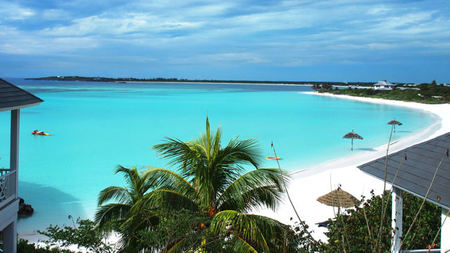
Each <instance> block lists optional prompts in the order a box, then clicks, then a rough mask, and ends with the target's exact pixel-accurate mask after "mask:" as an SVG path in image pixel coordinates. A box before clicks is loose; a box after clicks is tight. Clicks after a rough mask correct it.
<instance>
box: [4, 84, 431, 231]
mask: <svg viewBox="0 0 450 253" xmlns="http://www.w3.org/2000/svg"><path fill="white" fill-rule="evenodd" d="M9 81H11V82H13V83H15V84H17V85H19V86H21V87H22V88H24V89H27V90H28V91H30V92H32V93H34V94H35V95H37V96H39V97H40V98H42V99H44V100H45V102H44V103H42V104H41V105H39V106H35V107H31V108H26V109H23V110H21V134H20V171H19V175H20V179H19V181H20V184H19V187H20V188H19V193H20V196H21V197H23V198H25V200H26V201H27V202H29V203H31V204H32V205H33V207H34V209H35V214H34V215H33V217H31V218H28V219H24V220H20V222H19V232H20V233H22V234H29V233H32V232H33V231H35V230H36V229H43V228H45V227H46V226H48V224H50V223H52V224H61V223H69V222H70V223H71V221H69V220H68V219H67V216H68V215H69V214H70V215H72V216H74V217H79V216H81V217H84V218H85V217H92V215H93V213H94V212H95V208H96V199H97V195H98V192H99V191H100V190H102V189H103V188H105V187H107V186H110V185H121V184H122V183H123V180H122V177H121V176H119V175H114V174H113V172H114V170H115V168H116V166H117V165H118V164H121V165H124V166H137V167H138V168H141V167H144V166H147V165H153V166H158V167H167V164H166V161H164V160H161V159H159V158H158V157H157V156H156V154H155V152H154V151H153V150H151V146H152V145H154V144H158V143H161V142H162V140H163V138H164V137H165V136H169V137H176V138H179V139H181V140H185V141H189V140H191V139H192V138H194V137H196V136H198V135H199V134H200V133H201V132H202V131H204V127H205V117H206V115H208V116H209V118H210V122H211V125H212V126H213V127H214V128H215V127H217V126H221V127H222V129H223V131H224V140H228V139H229V138H231V137H234V136H237V135H239V136H240V138H242V139H246V138H256V139H257V140H258V142H259V145H260V147H261V153H262V156H264V157H265V156H272V155H273V153H272V151H271V149H270V143H271V141H273V142H274V144H275V147H276V149H277V153H278V156H280V157H282V160H281V165H282V167H283V168H285V169H288V170H291V171H292V170H297V169H301V168H306V167H309V166H312V165H315V164H317V163H320V162H324V161H328V160H332V159H336V158H338V157H341V156H345V155H349V154H351V151H350V141H349V140H345V139H342V136H343V135H344V134H346V133H347V132H349V131H351V130H352V129H354V130H355V132H357V133H358V134H360V135H362V136H363V137H364V140H362V141H359V140H355V150H354V152H370V150H372V149H373V148H375V147H377V146H380V145H382V144H385V143H386V142H387V139H388V135H389V130H390V126H388V125H387V124H386V122H388V121H390V120H392V119H397V120H399V121H401V122H402V123H403V124H404V125H403V126H400V127H399V128H398V131H397V132H396V134H395V135H394V139H398V138H401V137H404V136H407V135H410V134H413V133H415V132H417V131H420V130H422V129H424V128H426V127H427V126H429V125H431V124H432V122H433V118H432V117H431V116H430V115H428V114H426V113H423V112H420V111H415V110H410V109H405V108H402V107H394V106H386V105H378V104H370V103H362V102H356V101H351V100H343V99H335V98H329V97H320V96H310V95H305V94H301V93H299V92H301V91H310V90H311V88H310V87H307V86H276V85H237V84H230V85H223V84H179V83H178V84H176V83H151V84H143V83H128V84H119V83H86V82H57V81H26V80H23V79H9ZM34 129H39V130H44V131H47V132H50V133H52V135H51V136H33V135H31V132H32V131H33V130H34ZM0 140H1V143H2V145H1V146H0V158H1V159H0V167H8V165H9V161H8V157H9V113H8V112H0ZM223 144H224V145H225V144H226V143H223ZM275 166H276V163H275V162H273V161H266V160H263V164H262V167H275ZM173 169H176V168H173Z"/></svg>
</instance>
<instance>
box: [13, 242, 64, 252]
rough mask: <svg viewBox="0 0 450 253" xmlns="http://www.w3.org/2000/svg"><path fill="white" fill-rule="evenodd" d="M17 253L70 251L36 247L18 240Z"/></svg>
mask: <svg viewBox="0 0 450 253" xmlns="http://www.w3.org/2000/svg"><path fill="white" fill-rule="evenodd" d="M17 252H18V253H55V252H59V253H61V252H62V253H71V252H72V251H69V250H62V249H58V248H53V249H50V248H49V247H46V248H41V247H37V246H36V245H35V244H33V243H28V241H27V240H24V239H19V242H18V243H17Z"/></svg>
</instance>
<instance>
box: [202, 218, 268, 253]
mask: <svg viewBox="0 0 450 253" xmlns="http://www.w3.org/2000/svg"><path fill="white" fill-rule="evenodd" d="M210 229H211V231H212V232H213V233H227V232H229V231H231V232H232V233H235V234H236V235H238V236H239V237H240V238H242V240H243V241H245V242H246V243H248V244H250V245H252V244H254V245H257V246H258V247H259V248H261V249H262V250H263V251H264V252H269V246H268V244H267V241H266V238H265V236H264V234H263V233H262V231H261V229H264V230H267V229H268V228H262V227H259V226H258V223H257V222H256V221H255V219H254V218H253V216H249V215H247V214H242V213H239V212H236V211H233V210H225V211H221V212H219V213H217V214H216V215H215V216H214V218H213V220H212V221H211V227H210Z"/></svg>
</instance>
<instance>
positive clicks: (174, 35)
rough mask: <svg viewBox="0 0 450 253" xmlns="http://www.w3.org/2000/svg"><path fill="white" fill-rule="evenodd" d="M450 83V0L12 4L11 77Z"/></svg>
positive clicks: (5, 24) (7, 14)
mask: <svg viewBox="0 0 450 253" xmlns="http://www.w3.org/2000/svg"><path fill="white" fill-rule="evenodd" d="M50 75H82V76H105V77H138V78H155V77H165V78H170V77H175V78H188V79H221V80H270V81H279V80H284V81H377V80H388V81H392V82H431V81H432V80H436V81H437V82H438V83H450V2H449V1H448V0H433V1H419V0H416V1H414V0H411V1H409V0H398V1H397V0H390V1H382V0H373V1H372V0H361V1H360V0H353V1H350V0H324V1H321V0H297V1H295V0H285V1H283V0H247V1H245V0H241V1H237V0H226V1H225V0H221V1H215V0H208V1H203V0H198V1H196V0H166V1H163V0H95V1H93V0H64V1H61V0H8V1H6V0H5V1H1V2H0V77H38V76H50Z"/></svg>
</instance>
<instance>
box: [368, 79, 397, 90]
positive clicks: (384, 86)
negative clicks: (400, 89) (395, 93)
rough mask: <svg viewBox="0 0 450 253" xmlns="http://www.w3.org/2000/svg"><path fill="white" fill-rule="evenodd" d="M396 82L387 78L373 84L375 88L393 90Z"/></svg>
mask: <svg viewBox="0 0 450 253" xmlns="http://www.w3.org/2000/svg"><path fill="white" fill-rule="evenodd" d="M394 86H395V84H393V83H390V82H388V81H386V80H383V81H378V82H377V83H374V84H373V88H374V89H375V90H392V89H393V88H394Z"/></svg>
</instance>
